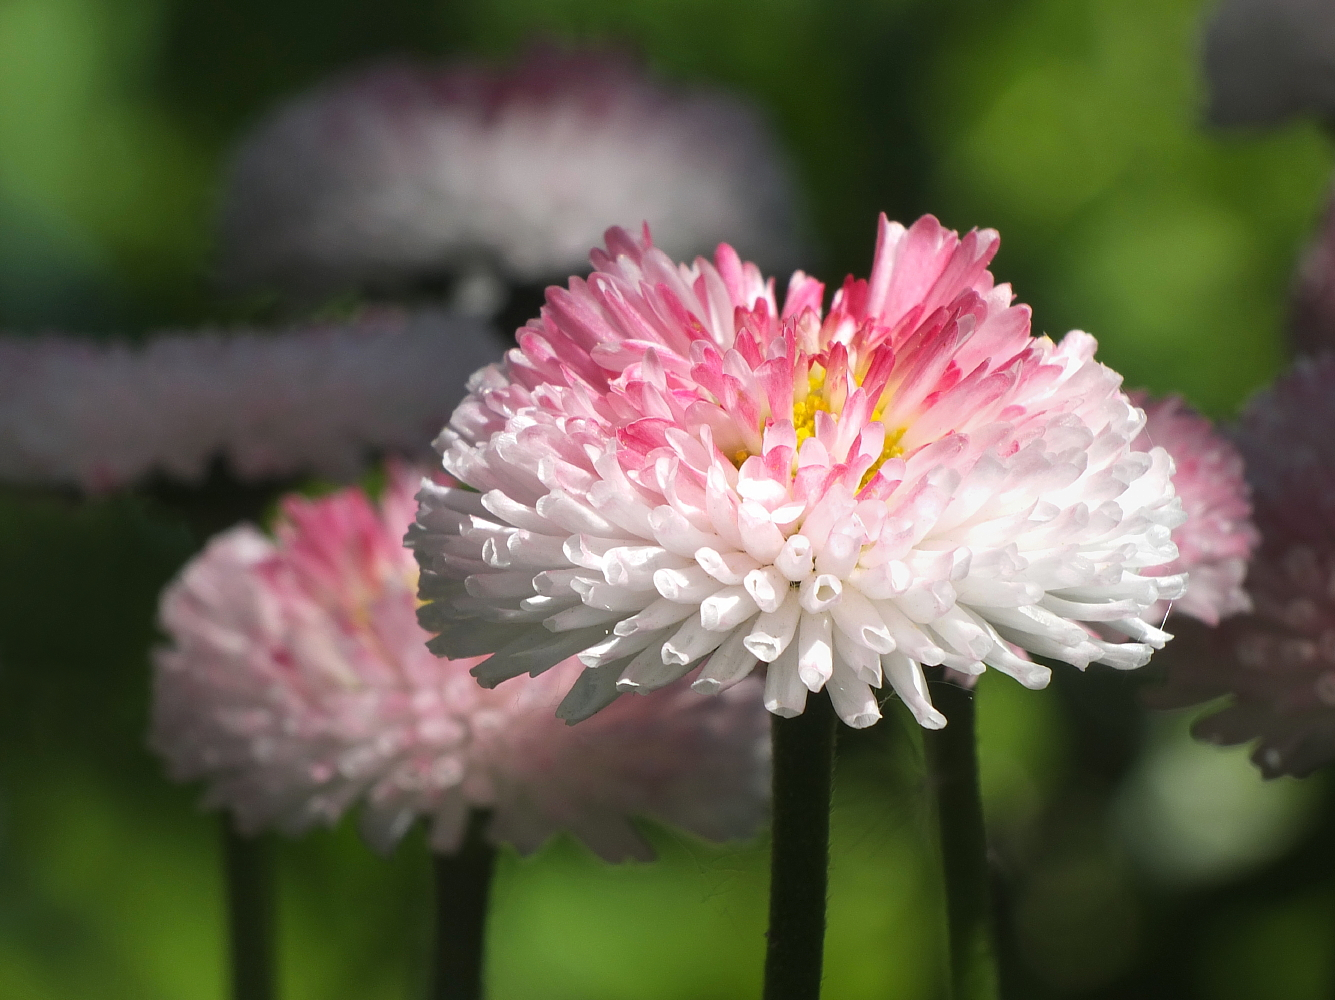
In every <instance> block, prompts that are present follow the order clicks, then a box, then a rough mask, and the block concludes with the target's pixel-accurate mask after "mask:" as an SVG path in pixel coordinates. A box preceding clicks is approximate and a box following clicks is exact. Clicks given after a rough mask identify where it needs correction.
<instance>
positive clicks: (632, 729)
mask: <svg viewBox="0 0 1335 1000" xmlns="http://www.w3.org/2000/svg"><path fill="white" fill-rule="evenodd" d="M417 485H418V484H417V477H416V476H415V475H414V474H413V473H411V472H410V471H409V470H406V469H398V470H395V471H393V472H392V473H391V476H390V481H389V484H388V486H387V488H386V490H385V494H384V497H383V499H382V500H381V502H380V504H379V505H378V506H377V505H373V504H372V503H371V501H369V500H368V499H367V497H366V496H365V494H364V493H363V492H362V491H361V490H358V489H348V490H344V491H341V492H339V493H335V494H333V495H331V496H328V497H325V498H322V499H320V500H313V501H312V500H303V499H300V498H289V499H288V500H287V501H286V502H285V504H284V508H283V518H282V520H281V521H280V523H279V525H278V528H277V537H276V539H275V540H270V539H268V538H266V537H265V536H264V535H262V534H260V533H259V532H258V531H256V530H255V529H254V528H251V527H247V526H243V527H238V528H235V529H233V530H231V531H229V532H226V533H225V534H223V535H221V536H219V537H217V538H215V539H214V540H213V542H212V543H211V544H210V545H209V547H208V549H207V550H206V551H205V552H204V553H203V554H201V555H200V556H199V557H197V558H196V559H195V560H194V561H193V562H191V563H190V564H189V565H188V566H187V567H186V568H185V570H184V571H183V572H182V574H181V576H180V577H179V578H178V579H177V580H176V582H174V583H173V584H172V585H171V586H170V587H169V588H168V590H167V591H166V593H165V594H164V596H163V600H162V625H163V628H164V629H165V630H166V632H167V634H168V635H169V637H170V639H171V645H170V646H168V647H166V648H164V649H161V650H160V651H159V652H158V654H157V656H156V665H157V673H156V686H155V699H154V709H153V728H152V744H153V746H154V748H155V749H156V750H157V751H158V752H159V753H160V754H161V755H162V756H163V757H164V759H165V760H166V762H167V764H168V767H169V769H170V771H171V773H172V776H173V777H174V778H177V779H178V780H183V781H189V780H203V781H204V782H206V784H207V787H208V791H207V795H206V798H205V802H206V804H208V805H209V806H213V807H222V808H226V809H229V810H231V811H232V812H233V814H234V815H235V817H236V821H237V823H238V825H239V827H240V828H241V829H242V830H243V831H247V832H249V831H256V830H260V829H263V828H267V827H276V828H278V829H281V830H284V831H286V832H289V833H297V832H300V831H302V830H305V829H307V828H309V827H311V826H312V825H315V824H321V823H324V824H332V823H333V822H335V821H336V820H337V819H338V818H339V817H340V816H342V815H343V814H344V813H345V812H347V811H349V810H350V809H352V808H353V807H354V806H356V805H358V804H360V806H361V825H362V830H363V832H364V834H365V835H366V837H367V839H368V840H369V841H370V842H371V844H372V845H374V846H375V847H377V848H378V849H381V850H387V849H389V848H390V847H391V846H392V845H393V844H394V843H395V842H396V841H397V840H398V839H399V837H401V836H402V835H403V833H404V832H405V831H406V830H407V829H408V827H409V826H410V825H411V824H412V822H413V821H414V820H415V819H416V818H418V817H423V818H425V819H426V820H427V821H428V822H429V824H430V827H431V843H432V846H433V847H434V848H435V849H436V850H438V851H446V852H448V851H451V850H453V849H455V848H456V847H457V846H458V845H459V843H460V838H461V836H462V835H463V832H464V828H465V823H466V820H467V817H468V813H469V811H470V810H472V809H488V810H490V811H491V821H490V826H489V828H488V832H489V836H490V838H491V839H492V840H493V841H494V842H506V843H511V844H513V845H515V846H516V847H517V848H518V849H520V850H521V851H524V852H529V851H532V850H535V849H536V848H537V847H538V846H539V845H541V844H542V843H543V842H544V841H545V840H546V839H547V838H548V837H549V836H551V835H552V834H553V833H555V832H556V831H558V830H570V831H571V832H573V833H575V834H576V835H577V836H579V837H580V838H581V839H582V840H584V842H585V843H587V844H588V845H589V846H590V847H591V848H592V849H593V850H594V851H596V852H597V853H598V854H600V855H601V856H603V857H604V858H608V859H619V858H625V857H645V856H646V855H647V854H648V853H649V851H648V847H647V845H646V844H645V843H644V842H643V840H642V839H641V838H640V836H639V835H638V834H637V833H636V831H635V828H634V826H633V825H632V823H631V819H632V817H635V816H640V815H644V816H651V817H654V818H656V819H659V820H662V821H665V822H668V823H672V824H676V825H679V826H681V827H684V828H685V829H687V830H690V831H692V832H694V833H696V834H699V835H700V836H704V837H708V838H711V839H715V840H723V839H727V838H730V837H740V836H746V835H749V834H751V833H752V832H754V830H755V829H756V828H757V826H758V824H759V823H760V822H761V821H762V819H763V817H764V813H765V806H766V800H767V794H768V750H767V735H768V727H767V722H766V719H767V717H766V716H765V713H764V712H763V711H762V710H761V709H760V707H759V706H758V705H757V704H756V700H757V692H756V691H755V690H751V691H745V690H739V691H737V692H735V693H734V694H732V695H731V696H730V697H729V698H727V699H725V700H723V701H715V700H712V699H707V698H704V697H702V696H701V695H698V694H696V693H694V692H692V691H690V690H689V689H685V688H683V687H682V686H680V685H678V686H675V687H673V688H670V689H668V690H664V691H662V692H660V693H659V694H658V695H656V696H655V697H654V698H652V699H649V700H638V699H637V700H633V701H629V702H627V703H626V704H625V705H623V706H619V707H618V710H617V711H614V712H609V713H606V714H605V715H604V716H602V717H600V718H599V720H598V721H597V722H596V723H595V724H594V725H592V726H587V727H580V728H579V729H574V730H572V729H570V728H569V727H567V726H566V725H565V724H564V723H562V722H560V721H559V720H557V719H556V718H555V715H554V711H555V706H556V703H557V702H558V701H559V699H560V696H561V694H562V693H563V691H564V689H565V688H566V687H568V686H569V684H570V683H571V682H572V681H573V680H574V678H575V676H576V675H578V673H579V672H580V669H581V667H580V665H579V664H578V663H576V662H573V661H572V662H568V663H565V664H560V665H558V666H557V667H556V668H555V669H553V670H552V671H551V672H550V673H549V674H547V675H545V676H543V677H540V678H533V679H522V680H516V681H514V682H512V683H509V684H506V685H504V686H503V687H500V688H498V689H496V690H494V691H491V690H486V689H483V688H481V687H479V686H478V684H477V682H476V681H475V680H474V679H473V678H472V677H471V676H469V674H468V669H469V667H471V666H473V665H474V664H475V663H476V662H477V661H476V660H461V661H449V660H441V659H437V658H436V657H435V656H432V655H431V654H430V653H428V652H427V651H426V649H425V647H424V645H423V643H424V641H425V639H426V638H427V636H426V634H425V633H424V632H423V631H422V630H421V629H420V628H419V627H418V625H417V623H416V621H414V619H413V609H414V592H415V587H416V577H417V569H416V566H415V565H414V563H413V560H412V557H411V556H410V555H409V554H408V553H407V552H406V550H405V549H404V548H403V546H402V543H401V541H400V539H401V537H402V534H403V531H404V529H405V528H406V527H407V526H408V524H409V522H410V520H411V518H412V514H413V510H414V501H413V496H412V494H413V490H414V489H415V488H416V486H417Z"/></svg>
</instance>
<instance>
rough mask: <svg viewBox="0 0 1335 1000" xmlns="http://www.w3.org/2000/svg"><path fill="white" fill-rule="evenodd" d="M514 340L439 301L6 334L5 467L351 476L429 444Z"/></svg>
mask: <svg viewBox="0 0 1335 1000" xmlns="http://www.w3.org/2000/svg"><path fill="white" fill-rule="evenodd" d="M500 353H501V346H500V339H499V338H498V337H497V336H496V334H495V333H494V331H493V330H491V329H490V328H488V327H487V326H486V325H485V324H483V323H480V322H478V321H477V320H474V319H470V318H467V317H462V316H455V315H450V314H446V313H441V312H431V311H422V312H415V313H398V312H388V311H382V312H377V313H368V314H366V315H363V316H361V317H360V318H358V319H356V320H354V321H352V322H348V323H342V324H322V325H311V326H306V327H302V328H298V329H293V330H285V331H281V332H273V333H268V332H261V331H229V332H225V333H224V332H210V331H206V332H202V333H181V334H161V335H156V336H153V337H150V338H148V339H147V340H146V341H145V342H143V343H138V344H133V343H127V342H107V341H95V340H91V339H85V338H77V337H67V336H54V335H48V336H42V337H36V338H18V337H7V338H0V480H3V481H6V482H12V483H25V484H35V485H74V486H78V487H80V488H82V489H84V490H88V491H93V492H99V491H106V490H111V489H116V488H119V487H122V486H125V485H127V484H130V483H132V482H134V481H135V480H138V479H142V478H144V477H146V476H149V475H152V474H159V475H162V476H166V477H167V478H169V479H172V480H176V481H180V482H185V483H191V484H193V483H198V482H199V481H200V480H202V479H203V478H204V476H205V474H206V473H207V471H208V469H209V465H210V462H211V461H212V460H213V459H215V458H219V457H221V458H223V459H225V460H226V463H227V467H228V469H229V471H230V472H231V473H232V474H233V475H235V476H237V477H239V478H240V479H243V480H263V479H273V478H282V477H289V476H295V475H310V474H316V475H321V476H327V477H330V478H334V479H339V480H347V479H352V478H355V477H356V476H357V475H359V474H361V472H363V471H364V470H365V469H366V467H367V463H368V461H370V460H372V459H373V458H375V457H376V456H377V455H383V454H392V455H404V456H418V455H420V454H421V453H422V452H423V451H425V450H426V449H425V447H424V442H425V441H427V440H429V438H430V436H431V435H432V434H434V433H435V432H436V430H438V429H439V427H440V424H441V421H443V420H445V419H448V417H449V414H450V411H451V410H452V409H453V407H454V404H455V403H457V402H458V401H459V400H460V399H461V398H463V396H464V392H465V381H466V377H467V373H468V372H470V371H472V370H473V369H474V368H476V367H477V366H479V365H484V364H487V363H488V362H489V361H492V360H494V359H495V358H497V357H498V356H499V355H500Z"/></svg>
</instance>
